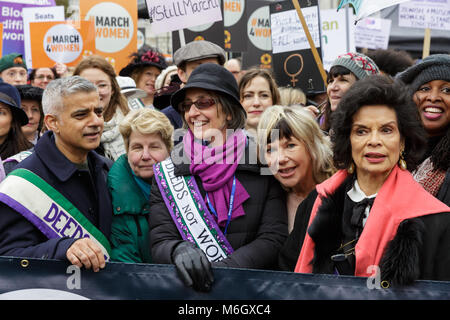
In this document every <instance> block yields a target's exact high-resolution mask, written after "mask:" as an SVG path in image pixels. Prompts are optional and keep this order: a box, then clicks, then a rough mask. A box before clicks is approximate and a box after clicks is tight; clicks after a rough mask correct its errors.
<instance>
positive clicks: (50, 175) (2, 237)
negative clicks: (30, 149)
mask: <svg viewBox="0 0 450 320" xmlns="http://www.w3.org/2000/svg"><path fill="white" fill-rule="evenodd" d="M88 163H89V165H90V167H91V175H92V178H91V176H90V174H89V172H88V171H87V170H79V169H77V167H76V166H75V164H73V163H72V162H70V161H69V160H68V159H67V158H66V157H65V156H64V155H63V154H62V153H61V152H60V151H59V150H58V149H57V147H56V145H55V138H54V135H53V132H51V131H48V132H46V133H45V134H44V135H43V136H42V137H41V138H40V139H39V141H38V143H37V144H36V146H35V149H34V153H33V154H32V155H30V156H29V157H28V158H26V159H25V160H23V161H22V162H20V163H19V164H18V165H17V166H16V168H25V169H28V170H30V171H32V172H34V173H35V174H37V175H38V176H40V177H41V178H42V179H44V180H45V181H46V182H47V183H48V184H50V185H51V186H53V187H54V188H55V189H56V190H57V191H59V192H60V193H61V194H62V195H64V196H65V197H66V198H67V199H68V200H69V201H70V202H72V203H73V204H74V205H75V206H76V207H77V208H78V210H79V211H80V212H81V213H83V215H84V216H85V217H87V218H88V219H89V221H90V222H92V223H93V224H94V225H95V226H96V227H97V228H98V229H99V230H100V231H101V232H102V233H103V234H104V235H105V236H106V237H107V238H109V235H110V232H111V219H112V206H111V198H110V196H109V193H108V188H107V185H106V177H107V170H108V165H107V162H106V161H105V159H104V158H103V157H101V156H99V155H98V154H96V153H95V152H94V151H91V152H89V154H88ZM30 196H32V195H30ZM75 240H76V239H72V238H60V239H50V240H49V239H48V238H47V237H46V236H45V235H44V234H43V233H42V232H41V231H39V229H38V228H36V227H35V226H34V225H33V224H31V222H29V221H28V220H27V219H25V218H24V217H23V216H22V215H21V214H19V213H18V212H16V211H15V210H13V209H11V208H10V207H9V206H7V205H5V204H4V203H1V202H0V255H3V256H15V257H28V258H43V259H58V260H64V259H66V251H67V249H68V248H69V247H70V246H71V245H72V243H73V242H74V241H75Z"/></svg>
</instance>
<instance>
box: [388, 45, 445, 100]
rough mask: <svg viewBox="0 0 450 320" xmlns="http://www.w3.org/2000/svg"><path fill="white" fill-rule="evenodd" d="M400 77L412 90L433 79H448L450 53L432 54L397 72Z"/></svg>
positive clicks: (398, 77)
mask: <svg viewBox="0 0 450 320" xmlns="http://www.w3.org/2000/svg"><path fill="white" fill-rule="evenodd" d="M396 78H397V79H400V80H401V81H403V82H404V83H405V84H407V85H408V86H409V87H410V88H411V90H412V91H413V92H415V91H417V90H418V89H419V87H420V86H421V85H423V84H424V83H427V82H430V81H433V80H445V81H450V55H448V54H433V55H431V56H428V57H426V58H425V59H423V60H422V61H420V62H418V63H417V64H415V65H413V66H411V67H409V68H408V69H406V70H405V71H403V72H402V73H400V74H398V75H397V77H396Z"/></svg>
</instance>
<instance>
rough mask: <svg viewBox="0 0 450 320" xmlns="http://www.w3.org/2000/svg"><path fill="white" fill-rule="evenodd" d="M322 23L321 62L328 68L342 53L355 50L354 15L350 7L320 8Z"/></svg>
mask: <svg viewBox="0 0 450 320" xmlns="http://www.w3.org/2000/svg"><path fill="white" fill-rule="evenodd" d="M320 21H321V24H322V29H321V30H322V59H323V60H322V62H323V67H324V68H325V69H326V70H330V68H331V66H332V64H333V62H334V60H335V59H336V58H337V57H338V56H339V55H340V54H343V53H346V52H355V51H356V48H355V15H354V14H353V12H352V9H350V8H345V10H339V11H338V12H336V10H335V9H327V10H320Z"/></svg>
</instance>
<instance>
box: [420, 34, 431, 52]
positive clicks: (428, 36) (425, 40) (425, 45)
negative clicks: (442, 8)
mask: <svg viewBox="0 0 450 320" xmlns="http://www.w3.org/2000/svg"><path fill="white" fill-rule="evenodd" d="M430 42H431V30H430V28H426V29H425V37H424V38H423V50H422V59H425V58H426V57H428V56H429V55H430Z"/></svg>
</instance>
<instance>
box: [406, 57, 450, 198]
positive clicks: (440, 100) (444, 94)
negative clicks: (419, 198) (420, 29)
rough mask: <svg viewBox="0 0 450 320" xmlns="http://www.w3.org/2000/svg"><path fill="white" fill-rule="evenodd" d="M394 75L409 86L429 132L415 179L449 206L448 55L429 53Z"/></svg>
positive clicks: (449, 72) (449, 73)
mask: <svg viewBox="0 0 450 320" xmlns="http://www.w3.org/2000/svg"><path fill="white" fill-rule="evenodd" d="M397 77H398V78H399V79H400V80H402V81H403V82H405V83H406V84H408V85H409V87H410V89H411V94H412V97H413V100H414V102H415V103H416V105H417V108H418V111H419V114H420V118H421V120H422V123H423V126H424V128H425V130H426V132H427V134H428V143H427V152H426V154H425V156H424V161H423V162H422V164H421V165H420V166H419V167H418V169H417V170H416V171H415V172H414V178H415V179H416V180H417V181H418V182H419V183H420V184H421V185H422V186H423V187H424V188H425V189H426V190H427V191H428V192H430V193H431V194H433V195H434V196H435V197H437V198H438V199H439V200H441V201H442V202H444V203H446V204H447V205H450V125H449V123H450V55H448V54H435V55H431V56H429V57H427V58H425V59H423V60H422V61H421V62H419V63H417V64H416V65H414V66H412V67H410V68H408V69H406V70H405V71H404V72H402V73H401V74H399V75H398V76H397Z"/></svg>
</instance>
